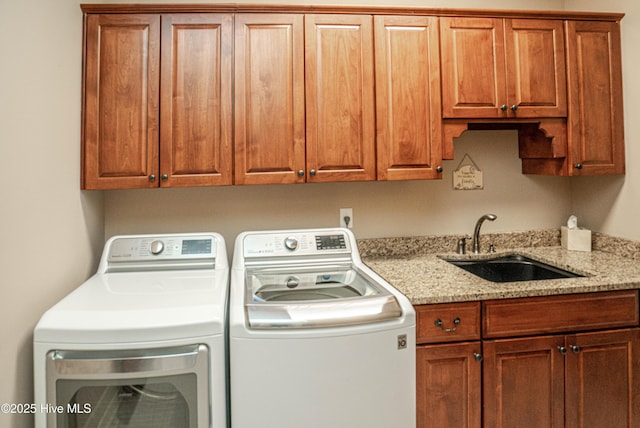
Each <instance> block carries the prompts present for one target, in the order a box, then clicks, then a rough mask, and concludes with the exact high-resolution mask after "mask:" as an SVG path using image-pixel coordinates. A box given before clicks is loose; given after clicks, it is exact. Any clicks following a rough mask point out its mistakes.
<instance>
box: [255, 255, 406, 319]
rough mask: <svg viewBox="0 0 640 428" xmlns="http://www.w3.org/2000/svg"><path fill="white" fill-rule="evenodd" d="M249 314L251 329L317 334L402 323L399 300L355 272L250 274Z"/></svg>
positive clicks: (286, 270) (325, 270)
mask: <svg viewBox="0 0 640 428" xmlns="http://www.w3.org/2000/svg"><path fill="white" fill-rule="evenodd" d="M245 280H246V291H245V308H246V314H247V322H248V325H249V327H250V328H256V329H261V328H262V329H265V328H318V327H335V326H344V325H353V324H361V323H370V322H376V321H383V320H388V319H392V318H397V317H399V316H401V315H402V310H401V308H400V305H399V304H398V302H397V300H396V298H395V296H393V295H392V294H391V293H389V292H388V291H387V290H386V289H384V288H383V287H380V286H378V285H377V284H376V283H375V282H374V281H373V280H372V279H371V278H369V277H367V276H365V275H364V274H363V273H362V272H359V271H358V270H356V269H354V268H352V267H323V268H322V269H321V270H318V268H317V267H316V268H299V267H297V268H274V269H260V270H255V271H248V272H247V274H246V278H245Z"/></svg>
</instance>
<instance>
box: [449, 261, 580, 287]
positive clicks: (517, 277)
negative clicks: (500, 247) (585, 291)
mask: <svg viewBox="0 0 640 428" xmlns="http://www.w3.org/2000/svg"><path fill="white" fill-rule="evenodd" d="M447 262H449V263H452V264H454V265H456V266H458V267H459V268H462V269H464V270H466V271H467V272H470V273H472V274H474V275H476V276H479V277H480V278H483V279H486V280H487V281H492V282H513V281H538V280H542V279H559V278H576V277H582V276H584V275H580V274H577V273H574V272H569V271H567V270H564V269H560V268H557V267H555V266H551V265H548V264H546V263H542V262H539V261H537V260H533V259H530V258H528V257H525V256H523V255H520V254H509V255H506V256H500V257H495V258H492V259H484V260H447Z"/></svg>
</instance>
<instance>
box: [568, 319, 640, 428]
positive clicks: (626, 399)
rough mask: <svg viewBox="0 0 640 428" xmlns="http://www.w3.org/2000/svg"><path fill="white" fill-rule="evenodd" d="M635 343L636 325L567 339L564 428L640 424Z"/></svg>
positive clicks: (639, 362) (639, 357)
mask: <svg viewBox="0 0 640 428" xmlns="http://www.w3.org/2000/svg"><path fill="white" fill-rule="evenodd" d="M574 346H577V347H578V348H574ZM639 346H640V329H631V330H619V331H610V332H597V333H584V334H579V335H575V336H569V337H567V348H568V350H569V354H568V355H567V400H566V402H567V410H566V411H567V428H609V427H620V428H638V427H640V400H638V397H639V396H640V375H638V370H640V348H639ZM572 349H574V350H575V352H573V351H572Z"/></svg>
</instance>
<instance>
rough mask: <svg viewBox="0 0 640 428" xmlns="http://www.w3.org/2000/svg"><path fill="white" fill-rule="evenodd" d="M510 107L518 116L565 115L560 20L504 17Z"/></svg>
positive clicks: (565, 101) (565, 84)
mask: <svg viewBox="0 0 640 428" xmlns="http://www.w3.org/2000/svg"><path fill="white" fill-rule="evenodd" d="M505 37H506V48H505V49H506V58H507V82H508V99H509V102H508V104H509V107H510V108H511V107H512V106H517V110H512V114H513V115H514V116H517V117H565V116H566V115H567V83H566V82H567V78H566V74H565V73H566V72H565V55H564V28H563V24H562V22H561V21H554V20H540V19H507V20H505Z"/></svg>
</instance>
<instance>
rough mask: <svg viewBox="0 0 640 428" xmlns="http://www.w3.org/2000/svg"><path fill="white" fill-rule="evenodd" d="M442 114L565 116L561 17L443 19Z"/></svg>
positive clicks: (526, 116)
mask: <svg viewBox="0 0 640 428" xmlns="http://www.w3.org/2000/svg"><path fill="white" fill-rule="evenodd" d="M440 29H441V52H442V112H443V117H444V118H518V117H520V118H531V117H565V116H566V115H567V102H566V76H565V58H564V30H563V24H562V21H560V20H538V19H502V18H473V17H443V18H441V19H440Z"/></svg>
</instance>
